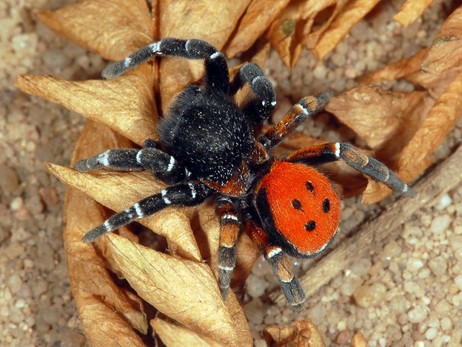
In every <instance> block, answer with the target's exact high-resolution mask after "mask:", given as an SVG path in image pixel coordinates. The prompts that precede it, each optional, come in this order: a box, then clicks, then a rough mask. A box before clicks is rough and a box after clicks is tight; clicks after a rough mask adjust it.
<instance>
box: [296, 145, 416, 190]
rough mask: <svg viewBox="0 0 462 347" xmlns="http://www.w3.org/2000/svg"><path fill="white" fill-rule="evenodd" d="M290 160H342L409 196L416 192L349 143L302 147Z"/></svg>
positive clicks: (308, 162) (322, 161)
mask: <svg viewBox="0 0 462 347" xmlns="http://www.w3.org/2000/svg"><path fill="white" fill-rule="evenodd" d="M287 160H288V161H290V162H294V163H295V162H300V163H305V164H308V165H315V164H323V163H329V162H332V161H336V160H343V161H344V162H345V163H346V164H348V165H349V166H351V167H352V168H353V169H355V170H358V171H359V172H361V173H363V174H365V175H367V176H369V177H371V178H372V179H374V180H375V181H378V182H381V183H384V184H385V185H387V186H388V187H390V188H391V189H393V190H394V191H396V192H399V193H402V194H404V195H406V196H408V197H410V198H413V197H414V196H415V195H416V194H415V192H414V191H413V190H412V189H411V188H409V186H408V185H407V184H406V183H404V182H403V181H401V179H400V178H399V177H398V176H397V175H396V174H395V173H394V172H393V171H391V170H390V169H389V168H388V167H387V166H386V165H385V164H384V163H382V162H380V161H378V160H377V159H374V158H372V157H369V156H367V155H365V154H363V153H361V151H359V149H357V148H356V147H354V146H353V145H351V144H349V143H338V142H337V143H325V144H322V145H317V146H311V147H307V148H302V149H300V150H298V151H296V152H294V153H293V154H291V155H290V156H289V157H288V158H287Z"/></svg>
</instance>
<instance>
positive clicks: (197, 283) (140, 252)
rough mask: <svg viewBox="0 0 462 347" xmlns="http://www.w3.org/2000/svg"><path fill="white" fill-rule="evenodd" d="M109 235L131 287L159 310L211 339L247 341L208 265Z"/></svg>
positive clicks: (233, 342) (117, 259) (242, 328)
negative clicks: (235, 322) (236, 323)
mask: <svg viewBox="0 0 462 347" xmlns="http://www.w3.org/2000/svg"><path fill="white" fill-rule="evenodd" d="M108 238H109V240H110V245H111V247H112V248H113V255H114V258H115V260H116V261H117V262H118V263H119V267H120V269H122V272H123V274H124V277H125V278H126V279H127V281H128V282H129V283H130V285H131V287H132V288H134V289H135V290H136V292H137V294H138V295H140V297H142V298H143V299H144V300H146V301H147V302H149V303H150V304H151V305H153V306H154V307H156V308H157V309H158V310H159V311H160V312H162V313H164V314H166V315H167V316H169V317H171V318H173V319H175V320H176V321H178V322H180V323H181V324H183V325H185V326H186V327H188V328H189V329H191V330H192V331H195V332H197V333H199V334H201V335H203V336H206V337H208V338H211V339H213V340H214V341H219V342H222V343H224V344H236V342H237V341H241V342H242V341H245V340H247V341H248V338H249V336H248V335H247V334H244V333H245V332H246V331H247V328H246V327H239V328H238V327H237V326H236V325H235V324H234V319H233V317H232V315H231V314H230V313H229V311H228V309H227V307H226V305H225V304H224V302H223V300H222V298H221V294H220V290H219V288H218V284H217V282H216V279H215V276H214V275H213V273H212V271H211V270H210V267H209V266H208V265H206V264H203V263H198V262H195V261H190V260H182V259H177V258H175V257H172V256H169V255H167V254H163V253H160V252H156V251H154V250H152V249H150V248H147V247H144V246H141V245H139V244H136V243H134V242H132V241H130V240H127V239H125V238H123V237H120V236H118V235H115V234H109V235H108ZM232 295H233V294H231V296H232ZM246 335H247V336H246ZM237 345H239V343H237Z"/></svg>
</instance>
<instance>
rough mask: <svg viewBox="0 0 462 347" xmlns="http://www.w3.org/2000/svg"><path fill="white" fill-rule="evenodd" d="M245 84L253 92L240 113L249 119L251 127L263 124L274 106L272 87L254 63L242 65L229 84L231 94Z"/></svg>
mask: <svg viewBox="0 0 462 347" xmlns="http://www.w3.org/2000/svg"><path fill="white" fill-rule="evenodd" d="M246 83H248V84H249V86H250V88H251V89H252V91H253V94H254V95H253V97H251V98H250V99H249V100H247V101H246V102H245V104H244V105H243V106H242V111H243V112H244V114H245V115H246V116H247V117H248V118H249V120H250V121H251V123H252V126H254V127H255V126H258V125H260V124H261V123H263V122H264V121H265V120H266V119H267V118H268V117H269V116H270V115H271V113H272V112H273V110H274V107H275V106H276V93H275V92H274V88H273V85H272V84H271V82H270V81H268V79H266V77H265V76H264V74H263V71H262V70H261V69H260V68H259V67H258V65H256V64H254V63H247V64H244V65H243V66H242V67H241V68H240V70H239V73H238V74H237V75H236V77H235V78H234V80H233V82H232V83H231V94H235V93H236V92H237V91H238V90H239V89H240V88H242V87H243V86H244V85H245V84H246Z"/></svg>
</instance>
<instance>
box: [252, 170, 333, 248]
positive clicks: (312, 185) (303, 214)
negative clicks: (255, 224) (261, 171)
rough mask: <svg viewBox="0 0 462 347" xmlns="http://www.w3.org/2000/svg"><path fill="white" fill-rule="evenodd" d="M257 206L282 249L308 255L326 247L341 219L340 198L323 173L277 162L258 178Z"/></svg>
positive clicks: (268, 229)
mask: <svg viewBox="0 0 462 347" xmlns="http://www.w3.org/2000/svg"><path fill="white" fill-rule="evenodd" d="M256 205H257V209H258V213H259V215H260V219H261V220H262V223H263V226H264V228H265V230H266V231H267V232H268V233H269V234H270V235H272V236H273V239H274V240H276V241H277V242H278V243H279V245H280V246H281V247H282V248H283V250H284V251H285V252H287V253H288V254H291V255H293V256H297V257H310V256H314V255H316V254H317V253H319V252H321V251H322V250H324V249H325V247H326V246H327V245H328V244H329V242H330V241H331V240H332V238H333V237H334V235H335V233H336V231H337V227H338V223H339V218H340V200H339V197H338V195H337V193H336V192H335V190H334V189H333V188H332V185H331V184H330V182H329V180H328V179H327V177H326V176H324V175H323V174H321V173H320V172H319V171H317V170H316V169H314V168H312V167H310V166H307V165H304V164H299V163H289V162H284V161H277V162H275V163H274V164H273V166H272V167H271V170H270V172H269V173H268V174H267V175H265V176H264V177H263V178H262V180H261V181H260V183H259V185H258V187H257V192H256Z"/></svg>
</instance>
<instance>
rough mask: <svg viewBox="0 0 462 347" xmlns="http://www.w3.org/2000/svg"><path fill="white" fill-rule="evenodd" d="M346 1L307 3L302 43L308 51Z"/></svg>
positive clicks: (332, 0)
mask: <svg viewBox="0 0 462 347" xmlns="http://www.w3.org/2000/svg"><path fill="white" fill-rule="evenodd" d="M346 3H347V1H346V0H321V1H307V2H306V3H305V8H304V11H303V12H304V13H305V14H304V17H303V18H304V19H305V21H306V24H305V27H304V28H303V32H304V43H305V45H306V47H308V48H309V49H311V50H312V49H313V48H314V47H315V46H316V44H317V43H318V41H319V38H320V37H321V35H322V34H323V33H324V32H325V31H326V30H327V29H328V28H329V26H330V24H331V23H332V22H333V21H334V19H335V17H336V16H337V15H338V14H339V13H340V12H341V10H342V9H343V7H344V6H345V4H346Z"/></svg>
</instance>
